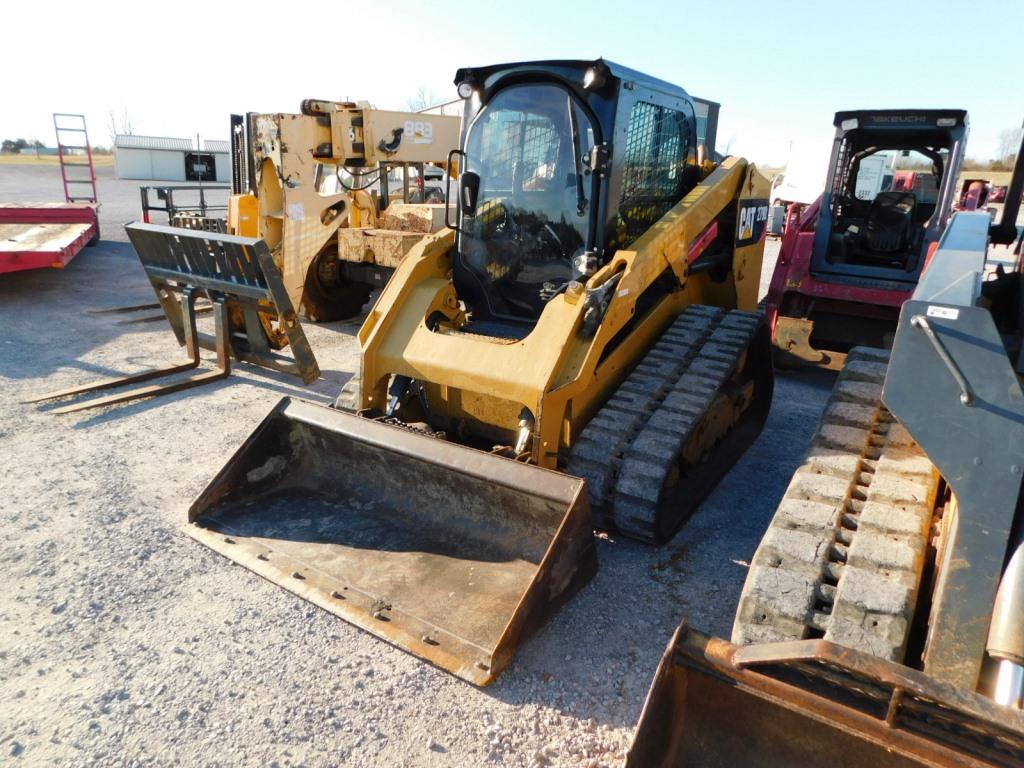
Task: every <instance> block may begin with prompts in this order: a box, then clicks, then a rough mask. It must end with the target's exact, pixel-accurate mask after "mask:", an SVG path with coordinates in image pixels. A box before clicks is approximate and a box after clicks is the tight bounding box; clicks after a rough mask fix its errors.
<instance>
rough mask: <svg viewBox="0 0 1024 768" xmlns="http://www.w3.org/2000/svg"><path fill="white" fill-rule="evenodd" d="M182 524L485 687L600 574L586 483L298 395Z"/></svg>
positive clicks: (252, 440) (278, 408) (265, 423)
mask: <svg viewBox="0 0 1024 768" xmlns="http://www.w3.org/2000/svg"><path fill="white" fill-rule="evenodd" d="M186 531H187V532H188V534H189V535H190V536H192V537H193V538H195V539H197V540H198V541H200V542H202V543H203V544H205V545H207V546H209V547H211V548H212V549H214V550H216V551H217V552H220V553H221V554H223V555H225V556H227V557H229V558H231V559H232V560H234V561H235V562H237V563H239V564H241V565H244V566H245V567H247V568H249V569H251V570H253V571H255V572H256V573H258V574H259V575H260V576H263V577H265V578H267V579H269V580H270V581H272V582H274V583H275V584H278V585H280V586H283V587H284V588H286V589H288V590H290V591H291V592H294V593H295V594H297V595H299V596H300V597H303V598H305V599H307V600H309V601H310V602H312V603H315V604H316V605H318V606H320V607H321V608H324V609H325V610H327V611H330V612H331V613H333V614H335V615H337V616H339V617H341V618H343V619H345V620H346V621H348V622H350V623H352V624H355V625H356V626H358V627H361V628H362V629H365V630H366V631H368V632H370V633H372V634H374V635H376V636H377V637H380V638H382V639H384V640H386V641H388V642H390V643H393V644H394V645H396V646H398V647H400V648H403V649H405V650H407V651H409V652H411V653H413V654H415V655H417V656H419V657H421V658H423V659H426V660H428V661H430V662H432V663H434V664H436V665H438V666H440V667H442V668H444V669H446V670H448V671H450V672H452V673H454V674H456V675H458V676H459V677H461V678H463V679H464V680H468V681H469V682H472V683H475V684H477V685H486V684H488V683H489V682H491V681H492V680H493V679H494V678H495V677H497V675H498V674H499V673H500V672H501V671H502V669H503V668H504V667H506V666H507V665H508V664H509V662H510V661H511V660H512V657H513V656H514V654H515V652H516V650H517V649H518V647H519V646H520V645H521V644H522V643H523V642H525V640H526V639H527V638H528V637H529V635H530V634H531V633H532V632H533V631H535V630H536V629H537V628H538V627H540V626H541V625H542V624H543V622H544V621H545V620H546V618H547V617H548V616H549V615H551V614H552V613H553V612H554V611H555V610H556V609H557V608H558V606H559V605H560V604H561V603H563V602H565V601H566V600H568V599H569V598H570V597H571V596H572V595H573V594H574V593H575V592H576V591H577V590H578V589H579V588H580V587H581V586H582V585H583V584H585V583H586V582H587V581H588V580H589V579H590V578H591V576H592V575H593V574H594V572H595V570H596V568H597V559H596V552H595V545H594V538H593V535H592V532H591V519H590V508H589V506H588V502H587V494H586V486H585V483H584V481H582V480H580V479H578V478H575V477H571V476H569V475H563V474H560V473H557V472H552V471H549V470H545V469H539V468H537V467H534V466H529V465H526V464H522V463H519V462H515V461H512V460H510V459H506V458H502V457H499V456H495V455H491V454H487V453H484V452H482V451H477V450H474V449H472V448H467V447H465V446H462V445H458V444H455V443H450V442H447V441H445V440H442V439H438V438H436V437H432V436H429V435H426V434H423V433H420V432H417V431H413V430H410V429H407V428H401V427H396V426H391V425H388V424H385V423H381V422H377V421H372V420H370V419H367V418H363V417H360V416H356V415H352V414H349V413H345V412H343V411H339V410H336V409H333V408H329V407H326V406H322V405H316V404H313V403H310V402H306V401H302V400H295V399H292V398H287V397H286V398H284V399H283V400H281V401H280V403H278V405H277V406H276V407H275V408H274V410H273V411H271V413H270V414H269V415H268V416H267V417H266V419H264V421H263V422H262V423H261V424H260V425H259V426H258V427H257V428H256V430H255V431H254V432H253V433H252V434H251V435H250V436H249V438H248V439H247V440H246V441H245V442H244V443H243V445H242V446H241V448H239V450H238V451H237V452H236V453H235V455H234V456H233V457H232V458H231V460H230V461H229V462H228V464H227V465H226V466H225V467H224V469H222V470H221V472H220V473H219V474H218V475H217V477H216V478H215V479H214V480H213V482H212V483H211V484H210V485H209V486H208V487H207V488H206V490H205V491H203V493H202V494H201V495H200V496H199V498H198V499H197V500H196V501H195V502H194V503H193V504H192V507H191V508H190V510H189V524H188V526H187V528H186Z"/></svg>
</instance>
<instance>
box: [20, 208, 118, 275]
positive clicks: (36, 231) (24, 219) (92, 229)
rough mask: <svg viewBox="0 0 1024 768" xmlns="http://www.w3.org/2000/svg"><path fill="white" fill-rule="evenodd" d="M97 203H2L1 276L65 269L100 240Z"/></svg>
mask: <svg viewBox="0 0 1024 768" xmlns="http://www.w3.org/2000/svg"><path fill="white" fill-rule="evenodd" d="M98 209H99V205H97V204H96V203H0V273H4V272H20V271H22V270H26V269H46V268H50V267H52V268H56V269H62V268H63V267H64V266H66V265H67V264H68V262H70V261H71V260H72V259H73V258H75V256H77V255H78V253H79V252H80V251H81V250H82V249H83V248H84V247H85V246H87V245H94V244H96V243H97V242H99V239H100V225H99V216H98Z"/></svg>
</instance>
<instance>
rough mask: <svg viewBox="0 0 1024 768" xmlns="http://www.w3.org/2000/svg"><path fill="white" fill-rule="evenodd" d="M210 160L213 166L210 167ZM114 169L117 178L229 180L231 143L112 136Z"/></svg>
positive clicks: (157, 137) (123, 135)
mask: <svg viewBox="0 0 1024 768" xmlns="http://www.w3.org/2000/svg"><path fill="white" fill-rule="evenodd" d="M211 164H212V166H213V167H212V168H211V167H210V166H211ZM114 171H115V173H116V174H117V178H119V179H148V180H154V181H199V180H200V179H202V180H203V181H218V182H224V183H227V182H230V181H231V144H230V142H227V141H204V142H203V147H202V150H201V151H199V150H198V149H197V148H196V147H195V145H194V144H193V141H192V139H175V138H170V137H166V136H135V135H127V134H121V133H119V134H117V135H116V136H115V137H114Z"/></svg>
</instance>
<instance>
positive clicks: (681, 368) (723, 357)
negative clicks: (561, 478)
mask: <svg viewBox="0 0 1024 768" xmlns="http://www.w3.org/2000/svg"><path fill="white" fill-rule="evenodd" d="M761 320H762V318H761V316H760V315H758V314H756V313H749V312H736V311H734V312H726V311H724V310H722V309H720V308H717V307H706V306H699V305H698V306H692V307H689V308H688V309H687V310H686V311H685V312H683V313H682V314H681V315H679V317H678V318H676V320H675V322H673V323H672V325H671V326H669V328H668V329H667V330H666V331H665V333H664V334H662V336H661V338H659V339H658V342H657V343H656V344H655V345H654V346H653V347H652V348H651V349H650V350H649V351H648V353H647V354H646V355H645V356H644V358H643V359H642V360H641V362H640V364H639V365H637V367H636V368H635V369H634V370H633V371H632V373H631V374H630V375H629V376H628V377H627V378H626V379H625V381H623V383H622V384H621V385H620V387H619V388H618V390H616V392H615V394H614V395H613V396H612V397H611V398H610V399H609V400H608V402H607V403H605V404H604V406H602V407H601V409H600V410H599V411H598V412H597V414H595V416H594V417H593V418H592V419H591V420H590V422H589V423H588V424H587V426H586V427H585V428H584V430H583V432H582V433H581V434H580V437H579V439H578V440H577V442H576V444H575V445H574V446H573V449H572V453H571V455H570V458H569V463H568V467H567V469H568V471H569V473H570V474H573V475H577V476H578V477H583V478H584V479H586V480H587V487H588V489H589V493H590V502H591V510H592V512H593V516H594V524H595V526H596V527H598V528H604V529H615V530H619V531H621V532H623V533H625V534H627V535H629V536H632V537H635V538H639V539H642V540H645V541H655V540H656V539H657V538H658V535H657V525H656V520H657V515H658V509H659V501H660V497H661V490H662V487H663V485H664V481H665V478H666V477H667V475H668V473H669V472H670V471H671V469H672V468H673V467H674V466H675V465H676V463H677V461H678V456H679V454H680V452H681V450H682V448H683V446H684V445H685V444H686V442H687V440H688V439H689V438H690V436H691V435H692V434H693V432H694V430H695V429H696V428H697V427H698V426H699V425H700V423H701V421H702V418H703V416H704V414H705V413H706V412H707V409H708V407H709V406H710V405H711V403H712V401H713V400H714V397H715V395H716V393H717V392H718V390H719V388H720V387H721V386H722V384H723V383H725V381H726V380H727V379H728V378H729V376H730V375H731V374H732V372H733V370H734V368H735V366H736V363H737V360H738V359H739V357H740V355H741V354H742V352H743V350H745V349H746V347H747V346H748V345H749V343H750V340H751V338H752V336H753V333H754V331H755V330H756V328H757V326H758V323H759V322H761Z"/></svg>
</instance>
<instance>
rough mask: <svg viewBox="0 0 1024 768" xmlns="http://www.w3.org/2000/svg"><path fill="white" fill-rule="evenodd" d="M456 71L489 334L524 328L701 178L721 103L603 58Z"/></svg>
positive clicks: (472, 232)
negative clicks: (702, 155) (701, 155)
mask: <svg viewBox="0 0 1024 768" xmlns="http://www.w3.org/2000/svg"><path fill="white" fill-rule="evenodd" d="M456 80H457V82H458V83H459V87H460V92H461V93H463V94H468V99H467V102H466V113H465V118H464V120H463V137H462V146H463V148H464V151H463V153H462V154H463V157H462V158H461V160H462V163H463V167H464V168H465V170H466V171H467V173H466V174H465V175H464V183H463V186H462V190H463V195H461V196H460V202H461V205H460V209H459V213H458V216H459V219H458V222H459V223H458V227H457V228H458V238H457V256H456V260H455V270H454V272H455V281H456V288H457V290H458V293H459V296H460V298H462V299H463V300H464V301H465V302H466V304H467V306H468V308H469V310H470V313H471V321H472V322H471V325H472V326H474V330H475V331H476V332H479V333H484V334H488V335H498V336H503V337H508V338H522V337H523V336H525V335H526V334H528V333H529V332H530V329H531V328H532V327H533V325H534V324H535V322H536V320H537V318H538V317H539V316H540V314H541V312H542V311H543V309H544V307H545V305H546V304H547V302H548V301H549V300H550V299H551V298H552V297H554V296H556V295H558V294H559V293H561V292H562V291H563V290H564V289H565V288H566V286H567V285H568V284H569V283H570V282H571V281H572V280H574V279H579V278H581V277H582V278H585V277H587V276H589V275H591V274H593V273H594V272H595V271H596V270H597V269H598V268H599V267H601V266H603V265H604V264H605V263H606V262H607V260H608V259H609V258H610V257H611V256H612V255H613V254H614V253H615V251H616V250H618V249H621V248H626V247H628V246H629V245H630V243H632V242H633V241H634V240H635V239H636V238H637V237H638V236H639V235H640V234H642V233H643V232H644V231H646V230H647V229H648V228H649V227H650V226H651V225H652V224H653V223H654V222H655V221H657V220H658V219H659V218H661V217H662V216H663V215H664V214H665V213H666V212H667V211H668V210H669V209H670V208H671V207H672V206H674V205H675V204H676V203H678V202H679V200H680V199H682V197H683V196H684V195H685V194H686V193H687V192H688V191H690V190H691V189H693V187H694V186H696V184H697V182H698V181H699V180H700V176H701V170H700V163H699V162H698V147H700V146H702V145H704V146H709V147H712V148H713V146H714V138H715V137H714V131H715V129H716V125H717V115H718V105H717V104H713V103H710V102H705V101H700V100H695V99H692V98H691V97H690V96H689V95H687V93H686V92H685V91H684V90H683V89H682V88H679V87H678V86H674V85H670V84H668V83H666V82H663V81H661V80H657V79H654V78H651V77H648V76H646V75H642V74H640V73H638V72H634V71H632V70H629V69H626V68H624V67H620V66H618V65H616V64H612V63H610V62H606V61H601V60H599V61H597V62H594V61H578V62H577V61H557V62H530V63H522V64H513V65H501V66H495V67H480V68H469V69H461V70H459V72H458V73H457V75H456ZM467 182H468V187H469V188H470V189H471V190H472V191H471V192H470V193H469V194H470V196H471V197H473V198H474V199H472V200H468V201H467V199H466V194H465V191H466V189H467ZM467 202H468V203H470V204H467Z"/></svg>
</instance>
